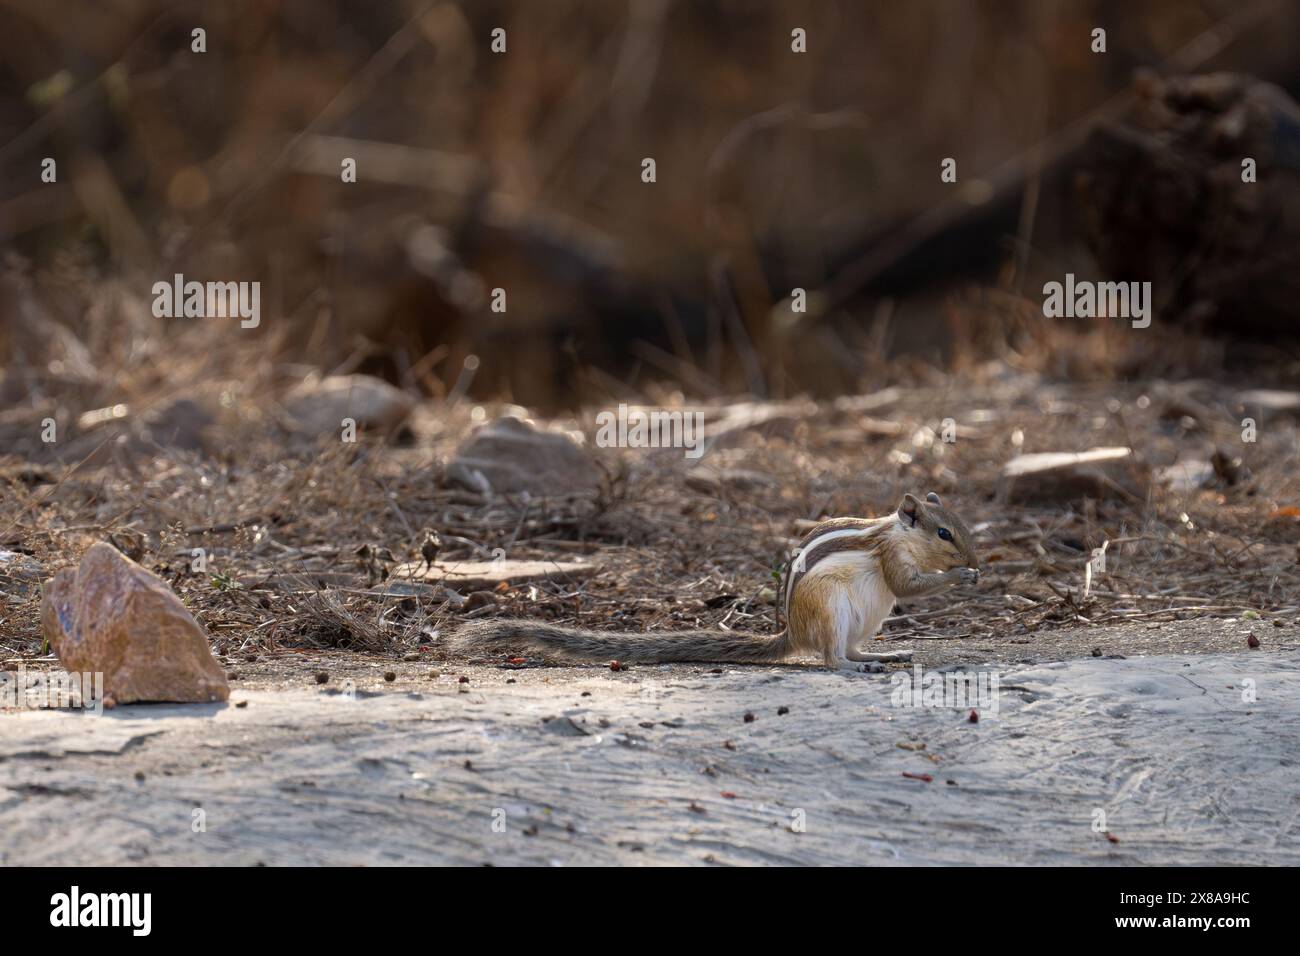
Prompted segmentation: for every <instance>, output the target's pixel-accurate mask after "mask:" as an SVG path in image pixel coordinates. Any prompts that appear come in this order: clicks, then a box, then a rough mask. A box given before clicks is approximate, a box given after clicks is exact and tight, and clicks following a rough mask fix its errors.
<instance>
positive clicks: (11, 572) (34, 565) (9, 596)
mask: <svg viewBox="0 0 1300 956" xmlns="http://www.w3.org/2000/svg"><path fill="white" fill-rule="evenodd" d="M44 577H45V568H44V567H43V566H42V565H41V562H39V561H37V560H36V559H35V558H30V557H28V556H27V555H25V554H20V553H18V552H16V551H4V550H0V598H3V599H5V600H7V601H8V602H9V603H10V604H21V603H23V602H24V601H28V600H31V599H32V598H33V597H35V596H36V595H37V594H39V593H40V590H41V581H42V580H43V579H44Z"/></svg>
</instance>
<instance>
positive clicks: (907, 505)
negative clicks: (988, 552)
mask: <svg viewBox="0 0 1300 956" xmlns="http://www.w3.org/2000/svg"><path fill="white" fill-rule="evenodd" d="M898 520H899V523H900V524H901V525H902V526H903V529H904V530H905V531H906V533H907V540H908V545H909V550H911V552H912V554H913V555H914V556H915V557H916V560H917V563H918V564H921V565H923V566H925V567H929V568H936V569H938V570H940V571H948V570H950V569H952V568H978V567H979V566H980V565H979V556H978V555H976V554H975V541H974V539H973V538H972V537H971V533H970V529H969V528H967V527H966V523H965V522H964V521H962V520H961V519H960V518H958V517H957V516H956V515H955V514H953V513H952V512H951V511H949V510H948V509H947V508H945V507H944V506H943V502H942V501H940V500H939V496H938V495H936V494H935V493H934V492H933V491H932V492H930V493H929V494H928V495H926V496H925V500H924V501H921V500H920V499H918V498H917V497H916V496H915V495H910V494H908V495H903V503H902V504H901V505H899V506H898Z"/></svg>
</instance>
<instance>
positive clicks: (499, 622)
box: [446, 494, 978, 667]
mask: <svg viewBox="0 0 1300 956" xmlns="http://www.w3.org/2000/svg"><path fill="white" fill-rule="evenodd" d="M940 527H945V528H947V529H949V531H950V532H951V533H952V536H953V540H951V541H944V540H941V539H940V538H939V537H938V535H937V530H938V528H940ZM977 560H978V559H977V558H976V556H975V552H974V548H973V546H972V542H971V536H970V532H969V531H968V530H967V529H966V526H965V524H963V523H962V522H961V520H960V519H959V518H957V517H956V516H955V515H953V514H952V513H950V512H948V511H947V510H946V509H944V508H943V506H942V504H941V503H940V501H939V498H938V496H937V495H934V494H931V495H930V496H928V497H927V499H926V501H925V502H921V501H919V500H918V499H917V498H915V497H914V496H912V495H906V496H904V499H903V503H902V504H901V505H900V506H899V509H898V511H897V512H896V513H895V514H891V515H888V516H886V517H883V518H833V519H831V520H829V521H824V522H822V523H821V524H819V525H817V527H815V528H813V529H812V531H810V532H809V533H808V534H807V535H805V536H804V538H803V540H801V541H800V542H799V544H798V545H797V546H796V547H795V549H794V550H793V551H792V552H791V560H790V562H789V563H788V565H787V567H786V571H785V577H784V580H783V582H782V588H781V594H780V595H779V605H780V610H781V613H782V616H783V618H784V620H785V629H784V630H783V631H781V632H780V633H778V634H776V635H773V636H770V637H764V636H761V635H757V634H750V633H743V632H738V631H723V630H691V631H660V632H652V633H643V634H625V633H609V632H604V631H590V630H583V629H580V628H571V627H562V626H559V625H555V624H549V623H546V622H544V621H529V620H509V619H496V620H484V621H473V622H470V623H467V624H463V625H461V627H460V628H459V629H458V630H457V631H456V632H454V633H453V634H452V635H451V637H450V638H449V639H448V642H447V645H446V646H447V649H448V650H451V651H452V652H455V653H459V654H474V653H479V654H482V653H501V654H505V653H511V652H514V653H518V652H520V651H525V650H528V651H533V652H536V653H539V654H551V655H556V656H559V657H566V658H577V659H584V660H620V661H628V662H642V663H671V662H700V663H707V662H718V663H764V662H770V661H777V660H781V659H782V658H785V657H788V656H790V655H792V654H801V653H802V654H815V655H817V656H819V657H821V658H822V661H823V663H825V664H826V665H827V666H830V667H852V666H856V665H857V664H859V663H862V662H867V661H871V660H875V659H876V658H877V656H878V655H874V654H871V653H869V652H867V651H864V650H863V649H862V647H861V645H862V644H863V643H864V642H867V641H870V640H872V639H873V638H874V637H875V636H876V634H877V633H878V632H879V630H880V626H881V624H882V623H883V622H884V620H885V618H886V617H888V615H889V612H890V611H891V610H893V607H894V604H895V602H896V601H897V599H898V598H899V597H905V596H906V597H911V596H914V595H917V594H926V593H930V592H933V591H937V590H940V589H942V588H944V587H948V586H951V585H953V584H957V583H971V582H974V581H976V580H978V571H975V570H972V569H974V568H975V567H976V566H977V565H976V562H977Z"/></svg>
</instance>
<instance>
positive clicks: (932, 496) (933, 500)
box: [925, 491, 943, 506]
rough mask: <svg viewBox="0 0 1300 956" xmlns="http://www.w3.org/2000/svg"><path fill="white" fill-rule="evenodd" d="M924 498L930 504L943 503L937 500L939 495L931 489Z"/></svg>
mask: <svg viewBox="0 0 1300 956" xmlns="http://www.w3.org/2000/svg"><path fill="white" fill-rule="evenodd" d="M925 500H926V501H928V502H930V504H932V505H940V506H942V505H943V502H942V501H940V500H939V496H938V495H936V494H935V493H934V492H933V491H932V492H930V493H929V494H928V495H926V496H925Z"/></svg>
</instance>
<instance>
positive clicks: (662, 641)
mask: <svg viewBox="0 0 1300 956" xmlns="http://www.w3.org/2000/svg"><path fill="white" fill-rule="evenodd" d="M787 633H788V632H787V631H782V632H781V633H780V634H777V635H775V636H772V637H765V636H763V635H760V634H750V633H745V632H741V631H659V632H655V633H653V634H627V633H621V632H618V631H587V630H583V629H582V628H577V627H560V626H559V625H556V624H548V623H546V622H545V621H520V620H509V619H506V618H502V619H499V620H491V621H470V622H468V623H466V624H462V625H461V626H460V627H459V628H458V629H457V630H456V631H455V632H454V633H453V634H452V635H451V637H450V638H449V639H448V641H447V644H446V647H447V649H448V650H450V651H451V652H453V653H457V654H476V653H477V654H493V653H509V652H514V653H519V652H521V651H534V652H537V653H541V654H553V655H555V656H557V657H576V658H582V659H584V660H604V661H609V660H617V661H629V662H640V663H644V664H671V663H698V664H711V663H719V664H724V663H743V664H759V663H764V662H767V661H779V660H781V659H782V658H784V657H786V656H787V655H788V654H789V653H790V651H791V648H790V643H789V640H788V638H787Z"/></svg>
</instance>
